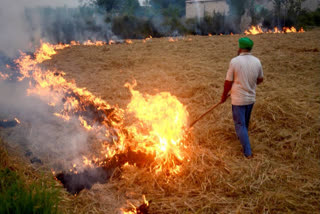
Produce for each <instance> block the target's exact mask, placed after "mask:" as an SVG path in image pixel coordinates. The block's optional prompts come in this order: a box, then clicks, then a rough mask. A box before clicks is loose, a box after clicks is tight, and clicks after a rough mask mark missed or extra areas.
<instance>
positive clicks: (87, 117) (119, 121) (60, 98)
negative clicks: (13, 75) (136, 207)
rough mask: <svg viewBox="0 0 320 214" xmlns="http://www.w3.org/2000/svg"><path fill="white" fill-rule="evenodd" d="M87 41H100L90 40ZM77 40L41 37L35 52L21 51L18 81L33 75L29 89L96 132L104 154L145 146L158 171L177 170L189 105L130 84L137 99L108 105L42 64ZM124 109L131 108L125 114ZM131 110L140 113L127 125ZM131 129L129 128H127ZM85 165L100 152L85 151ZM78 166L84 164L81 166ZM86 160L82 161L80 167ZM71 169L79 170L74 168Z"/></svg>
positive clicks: (55, 110)
mask: <svg viewBox="0 0 320 214" xmlns="http://www.w3.org/2000/svg"><path fill="white" fill-rule="evenodd" d="M85 44H86V45H96V46H100V45H101V44H103V43H99V42H95V43H93V42H91V41H90V40H89V41H87V42H86V43H85ZM72 45H79V43H77V42H73V43H72V44H64V45H63V44H58V45H52V44H49V43H42V45H41V47H40V48H39V49H38V50H37V51H36V52H35V57H31V56H29V55H27V54H24V53H21V57H20V58H18V59H17V60H16V61H15V62H16V63H17V66H18V68H19V70H20V77H19V81H29V88H28V89H27V95H29V96H37V97H39V98H40V99H42V100H43V101H44V102H45V103H47V104H48V106H50V108H52V109H53V110H52V114H53V115H54V116H56V117H57V118H60V119H63V120H64V121H65V122H66V123H68V122H77V123H78V125H79V127H81V128H82V129H83V130H85V131H87V132H90V133H92V135H94V136H96V137H97V139H99V141H98V142H99V143H101V147H100V148H101V151H99V153H100V154H101V157H100V158H101V160H103V159H105V158H112V157H113V156H115V155H117V154H120V153H124V152H126V151H127V150H131V151H136V152H138V151H140V152H142V153H144V154H150V155H151V156H152V157H154V162H152V163H151V167H152V168H153V169H154V170H155V171H156V172H160V171H161V170H165V172H170V173H178V172H179V171H180V165H181V163H182V161H183V160H185V159H186V156H187V155H186V154H185V153H186V152H185V149H186V146H185V145H184V134H185V132H184V127H186V126H187V120H188V112H187V110H186V107H185V106H184V105H183V104H181V103H180V102H179V101H178V99H177V98H176V97H174V96H172V95H171V94H170V93H169V92H161V93H158V94H156V95H142V94H141V93H140V92H139V91H137V90H134V89H133V88H134V86H135V84H134V85H130V84H126V87H128V88H129V90H130V92H131V94H132V99H131V102H130V103H129V105H128V106H127V109H126V110H124V109H120V108H118V107H116V106H111V105H109V104H108V103H107V102H106V101H104V100H102V99H100V98H98V97H96V96H94V95H93V94H92V93H91V92H89V91H88V90H87V89H85V88H78V87H77V86H76V84H75V83H74V81H67V80H66V79H65V78H64V72H62V71H57V70H46V69H45V68H43V66H39V65H40V63H42V62H43V61H45V60H49V59H51V58H52V56H53V55H55V54H56V53H57V50H61V49H63V48H68V47H70V46H72ZM125 112H126V113H127V114H125ZM126 115H134V117H135V119H134V120H133V121H131V123H130V124H127V125H125V124H124V120H125V116H126ZM124 133H126V134H124ZM83 159H84V162H83V166H89V167H90V166H94V165H96V164H98V163H101V162H102V161H101V160H100V159H99V158H95V157H85V156H83ZM78 167H79V168H78ZM81 167H82V166H78V165H77V168H78V169H80V168H81ZM71 172H72V173H77V171H76V170H74V169H72V171H71Z"/></svg>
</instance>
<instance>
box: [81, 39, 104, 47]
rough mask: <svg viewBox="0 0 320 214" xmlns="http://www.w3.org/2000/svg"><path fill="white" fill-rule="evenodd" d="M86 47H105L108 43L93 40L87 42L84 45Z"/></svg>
mask: <svg viewBox="0 0 320 214" xmlns="http://www.w3.org/2000/svg"><path fill="white" fill-rule="evenodd" d="M83 44H84V45H89V46H103V45H105V44H106V43H105V42H103V41H95V42H93V41H91V40H87V41H86V42H84V43H83Z"/></svg>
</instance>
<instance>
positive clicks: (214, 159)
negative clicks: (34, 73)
mask: <svg viewBox="0 0 320 214" xmlns="http://www.w3.org/2000/svg"><path fill="white" fill-rule="evenodd" d="M319 33H320V30H319V29H315V30H312V31H308V32H306V33H294V34H263V35H256V36H250V38H251V39H252V40H253V41H254V43H255V46H254V48H253V55H255V56H257V57H258V58H259V59H260V60H261V62H262V66H263V69H264V82H263V83H262V84H261V85H259V86H258V88H257V101H256V103H255V106H254V110H253V113H252V118H251V124H250V131H249V135H250V140H251V145H252V150H253V153H254V155H255V157H254V158H253V159H246V158H244V157H243V155H242V151H241V146H240V143H239V142H238V140H237V137H236V135H235V131H234V126H233V121H232V114H231V104H230V100H228V101H227V102H226V103H224V104H223V105H221V106H219V107H218V108H217V109H215V110H214V111H213V112H212V113H211V114H210V115H208V116H207V117H205V118H204V119H203V120H201V121H199V122H198V123H197V124H196V125H195V127H194V128H193V129H192V130H191V132H190V133H189V134H188V142H187V144H188V147H189V155H190V156H189V159H190V161H189V162H186V163H183V165H182V171H181V173H180V174H178V175H174V176H169V177H166V176H165V175H156V174H154V173H152V172H150V171H149V170H148V169H138V168H136V167H128V168H127V169H126V170H124V171H122V176H121V178H114V179H111V181H110V182H108V183H107V184H95V185H94V186H93V188H92V189H91V190H84V191H82V192H81V193H80V194H79V195H78V196H76V197H74V196H72V195H69V194H68V193H64V196H63V202H62V204H61V207H62V209H64V210H65V211H66V213H118V212H119V208H120V207H123V206H124V205H126V200H128V201H130V202H132V203H134V204H136V205H138V204H139V201H140V200H141V196H142V195H146V198H147V199H149V200H152V203H151V208H150V213H288V212H293V213H316V212H319V210H320V205H319V201H320V178H319V174H320V164H319V158H320V146H319V143H320V142H319V131H320V93H319V92H320V60H319V59H320V58H319V51H320V37H319ZM240 37H241V35H234V36H229V35H228V36H212V37H205V36H190V37H186V38H180V39H179V40H178V41H176V42H169V41H168V38H160V39H152V40H149V41H147V42H146V43H143V42H142V41H135V40H134V41H133V44H130V45H129V44H116V45H107V46H99V47H97V46H73V47H71V48H66V49H64V50H60V51H59V52H58V54H57V55H54V56H53V58H52V59H51V60H48V61H45V62H44V63H43V64H44V66H46V67H48V68H55V69H58V70H62V71H64V72H65V73H66V78H67V79H69V80H72V79H74V80H75V82H76V83H77V85H78V86H79V87H86V88H87V89H88V90H89V91H91V92H92V93H93V94H95V95H96V96H99V97H101V98H102V99H104V100H106V101H107V102H108V103H110V104H112V105H118V106H119V107H121V108H123V109H125V108H126V106H127V104H128V103H129V102H130V98H131V95H130V92H129V90H128V89H127V88H125V87H124V84H125V83H126V82H132V81H133V80H136V81H137V84H138V85H137V87H136V89H137V90H139V91H140V92H142V93H146V94H155V93H158V92H162V91H167V92H170V93H171V94H173V95H174V96H176V97H177V98H178V100H179V101H180V102H182V103H183V104H184V105H185V106H187V110H188V112H189V114H190V117H189V121H192V120H194V119H196V118H197V117H198V116H199V115H201V114H202V113H203V112H205V111H206V110H207V109H208V108H210V107H211V106H212V105H213V104H215V103H217V102H219V100H220V96H221V93H222V90H223V83H224V78H225V75H226V71H227V69H228V64H229V61H230V60H231V58H232V57H234V56H236V53H237V40H238V39H239V38H240Z"/></svg>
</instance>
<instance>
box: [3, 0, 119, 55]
mask: <svg viewBox="0 0 320 214" xmlns="http://www.w3.org/2000/svg"><path fill="white" fill-rule="evenodd" d="M0 6H1V7H0V29H1V34H0V53H2V55H3V54H5V55H7V56H9V57H14V56H17V54H18V53H19V52H18V51H19V50H22V51H32V50H33V49H32V48H33V47H34V46H35V45H37V44H39V41H40V40H44V41H48V42H51V43H57V42H63V43H68V42H70V41H72V40H76V41H84V40H88V39H91V40H104V41H107V40H108V39H111V38H113V37H114V35H113V33H112V32H111V30H110V25H108V24H106V23H105V22H104V19H105V17H104V14H103V13H100V11H99V10H98V9H96V8H94V7H93V6H90V5H88V4H87V3H86V4H85V2H82V3H80V2H79V1H78V0H69V1H63V0H53V1H50V0H41V1H37V0H1V1H0ZM113 39H114V38H113Z"/></svg>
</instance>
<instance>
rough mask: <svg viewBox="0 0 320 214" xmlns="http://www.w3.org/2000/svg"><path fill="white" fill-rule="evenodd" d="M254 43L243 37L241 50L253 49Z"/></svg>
mask: <svg viewBox="0 0 320 214" xmlns="http://www.w3.org/2000/svg"><path fill="white" fill-rule="evenodd" d="M252 47H253V41H252V40H251V39H249V38H248V37H242V38H240V39H239V48H241V49H252Z"/></svg>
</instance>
